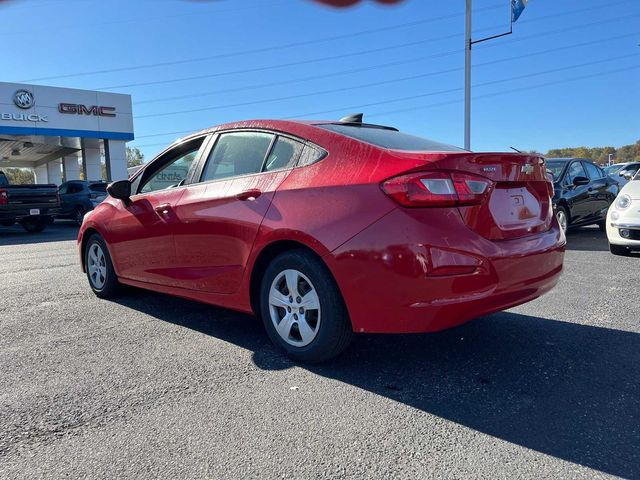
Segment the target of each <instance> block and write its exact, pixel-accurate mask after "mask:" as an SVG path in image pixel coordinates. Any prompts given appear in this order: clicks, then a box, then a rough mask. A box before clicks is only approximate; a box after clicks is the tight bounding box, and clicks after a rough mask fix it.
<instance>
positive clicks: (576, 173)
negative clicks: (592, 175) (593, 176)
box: [567, 162, 588, 184]
mask: <svg viewBox="0 0 640 480" xmlns="http://www.w3.org/2000/svg"><path fill="white" fill-rule="evenodd" d="M576 177H587V174H586V173H585V171H584V168H583V167H582V162H573V163H572V164H571V165H569V171H568V172H567V183H569V184H572V183H573V180H574V179H575V178H576ZM587 178H588V177H587Z"/></svg>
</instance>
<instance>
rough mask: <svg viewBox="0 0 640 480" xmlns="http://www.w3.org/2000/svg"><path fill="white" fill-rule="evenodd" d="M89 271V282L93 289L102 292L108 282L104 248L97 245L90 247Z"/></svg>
mask: <svg viewBox="0 0 640 480" xmlns="http://www.w3.org/2000/svg"><path fill="white" fill-rule="evenodd" d="M87 270H88V271H89V280H90V281H91V284H92V285H93V287H94V288H95V289H97V290H101V289H102V288H103V287H104V284H105V282H106V280H107V259H106V258H105V255H104V252H103V251H102V247H101V246H100V245H99V244H97V243H94V244H93V245H91V246H90V247H89V255H87Z"/></svg>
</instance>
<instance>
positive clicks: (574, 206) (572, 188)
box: [563, 160, 591, 223]
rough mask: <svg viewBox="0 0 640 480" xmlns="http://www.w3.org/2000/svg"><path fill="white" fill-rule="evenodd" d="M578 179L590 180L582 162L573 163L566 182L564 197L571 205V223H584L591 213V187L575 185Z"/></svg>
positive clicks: (575, 161) (568, 170)
mask: <svg viewBox="0 0 640 480" xmlns="http://www.w3.org/2000/svg"><path fill="white" fill-rule="evenodd" d="M576 177H584V178H589V177H587V172H585V170H584V167H583V166H582V162H581V161H580V160H574V161H573V162H571V164H570V165H569V168H568V169H567V174H566V176H565V180H564V187H563V188H564V190H565V194H564V197H565V198H566V200H567V204H568V205H569V210H570V211H569V214H570V215H571V223H580V222H583V221H584V220H585V218H586V217H588V216H589V214H590V211H591V207H590V200H591V197H590V196H589V187H588V185H574V184H573V181H574V179H575V178H576Z"/></svg>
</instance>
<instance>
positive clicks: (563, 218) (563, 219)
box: [556, 210, 567, 233]
mask: <svg viewBox="0 0 640 480" xmlns="http://www.w3.org/2000/svg"><path fill="white" fill-rule="evenodd" d="M556 218H557V219H558V224H559V225H560V228H561V229H562V231H563V232H565V233H566V231H567V214H566V213H564V210H558V211H557V212H556Z"/></svg>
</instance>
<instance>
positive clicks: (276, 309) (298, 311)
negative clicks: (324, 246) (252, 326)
mask: <svg viewBox="0 0 640 480" xmlns="http://www.w3.org/2000/svg"><path fill="white" fill-rule="evenodd" d="M294 284H295V285H294ZM290 286H291V289H290V288H289V287H290ZM305 305H306V307H305ZM312 307H317V308H312ZM305 309H306V310H305ZM260 312H261V316H262V321H263V323H264V327H265V329H266V331H267V334H268V335H269V338H270V339H271V341H272V342H273V343H274V344H275V345H277V346H278V347H279V348H281V349H282V350H284V351H285V352H286V354H287V355H288V356H289V357H290V358H292V359H293V360H295V361H298V362H303V363H319V362H323V361H325V360H328V359H330V358H333V357H335V356H337V355H339V354H340V353H342V352H343V351H344V350H345V349H346V348H347V347H348V346H349V343H350V342H351V339H352V338H353V331H352V329H351V321H350V320H349V314H348V312H347V308H346V306H345V304H344V300H343V299H342V295H341V293H340V290H339V289H338V286H337V284H336V282H335V280H334V279H333V277H332V275H331V273H330V272H329V270H328V269H327V267H326V266H325V265H324V263H323V262H322V261H321V260H320V259H319V258H317V257H316V256H314V255H313V254H311V253H309V252H307V251H305V250H292V251H290V252H286V253H283V254H281V255H279V256H277V257H276V258H274V259H273V260H272V261H271V263H270V264H269V266H268V267H267V269H266V271H265V274H264V277H263V278H262V283H261V287H260ZM283 322H286V323H283ZM276 325H279V326H280V325H282V327H281V328H280V329H279V328H277V327H276Z"/></svg>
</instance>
